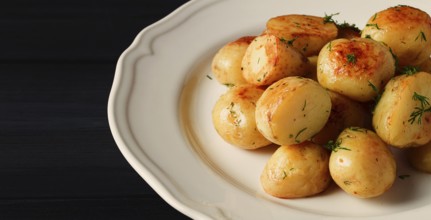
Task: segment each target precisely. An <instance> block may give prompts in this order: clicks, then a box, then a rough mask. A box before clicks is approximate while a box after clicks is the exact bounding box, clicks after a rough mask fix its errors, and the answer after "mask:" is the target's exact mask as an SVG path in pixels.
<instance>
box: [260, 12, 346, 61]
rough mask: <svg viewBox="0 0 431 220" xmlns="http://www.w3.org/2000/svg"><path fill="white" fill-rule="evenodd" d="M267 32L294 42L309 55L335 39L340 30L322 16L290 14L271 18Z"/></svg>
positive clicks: (299, 49) (294, 44)
mask: <svg viewBox="0 0 431 220" xmlns="http://www.w3.org/2000/svg"><path fill="white" fill-rule="evenodd" d="M266 33H267V34H273V35H276V36H277V37H278V38H281V39H284V40H286V41H290V42H292V43H291V44H292V46H293V47H294V48H296V49H297V50H298V51H300V52H302V53H303V54H304V55H305V56H307V57H308V56H313V55H317V54H318V53H319V51H320V49H321V48H322V47H323V45H325V44H326V43H328V42H329V41H331V40H333V39H335V38H336V36H337V33H338V30H337V26H336V25H335V24H334V23H333V22H325V21H324V18H322V17H317V16H311V15H299V14H290V15H282V16H277V17H273V18H270V19H269V20H268V21H267V23H266Z"/></svg>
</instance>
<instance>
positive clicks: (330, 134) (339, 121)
mask: <svg viewBox="0 0 431 220" xmlns="http://www.w3.org/2000/svg"><path fill="white" fill-rule="evenodd" d="M328 93H329V96H330V97H331V103H332V108H331V114H330V115H329V119H328V122H326V124H325V127H323V128H322V130H320V131H319V133H317V134H316V135H314V136H313V137H312V138H311V140H312V141H313V142H314V143H317V144H321V145H322V144H326V143H328V141H330V140H335V139H337V137H338V135H339V134H340V133H341V132H342V131H343V130H344V129H345V128H348V127H352V126H355V127H363V128H371V112H370V111H369V110H368V109H367V108H366V107H365V106H364V105H363V104H362V103H358V102H355V101H353V100H351V99H349V98H347V97H345V96H343V95H340V94H338V93H336V92H332V91H328Z"/></svg>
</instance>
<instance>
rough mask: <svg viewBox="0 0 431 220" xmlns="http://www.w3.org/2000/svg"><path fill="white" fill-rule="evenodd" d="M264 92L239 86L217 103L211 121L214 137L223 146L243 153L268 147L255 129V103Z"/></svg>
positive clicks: (264, 139)
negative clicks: (216, 134) (223, 141)
mask: <svg viewBox="0 0 431 220" xmlns="http://www.w3.org/2000/svg"><path fill="white" fill-rule="evenodd" d="M263 92H264V90H263V89H261V88H258V87H256V86H253V85H239V86H234V87H232V88H230V89H229V90H227V91H226V92H225V93H224V94H223V95H222V96H220V98H219V99H218V100H217V102H216V104H215V106H214V108H213V111H212V120H213V124H214V128H215V129H216V131H217V133H218V134H219V135H220V136H221V137H222V138H223V139H224V140H225V141H226V142H228V143H230V144H232V145H234V146H237V147H239V148H242V149H256V148H260V147H263V146H266V145H269V144H271V142H270V141H269V140H267V139H266V138H264V137H263V136H262V134H260V133H259V131H258V130H257V128H256V120H255V109H256V102H257V100H258V99H259V97H260V96H261V95H262V93H263Z"/></svg>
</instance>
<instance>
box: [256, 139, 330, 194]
mask: <svg viewBox="0 0 431 220" xmlns="http://www.w3.org/2000/svg"><path fill="white" fill-rule="evenodd" d="M328 161H329V152H328V151H327V150H326V149H324V148H323V147H321V146H319V145H317V144H314V143H312V142H309V141H306V142H303V143H301V144H294V145H283V146H280V147H279V148H278V149H277V150H276V151H275V152H274V154H273V155H272V156H271V158H270V159H269V160H268V162H267V163H266V165H265V168H264V170H263V171H262V174H261V176H260V183H261V185H262V188H263V189H264V191H265V192H266V193H268V194H270V195H272V196H275V197H279V198H299V197H307V196H312V195H315V194H318V193H320V192H322V191H324V190H325V189H326V188H327V187H328V186H329V183H330V182H331V176H330V175H329V168H328V163H329V162H328Z"/></svg>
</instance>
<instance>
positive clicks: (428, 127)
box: [373, 72, 431, 148]
mask: <svg viewBox="0 0 431 220" xmlns="http://www.w3.org/2000/svg"><path fill="white" fill-rule="evenodd" d="M430 85H431V74H429V73H426V72H419V73H415V74H412V75H408V74H405V75H401V76H397V77H394V78H393V79H392V80H390V81H389V82H388V84H387V85H386V87H385V90H384V92H383V94H382V96H381V98H380V101H379V102H378V103H377V105H376V107H375V109H374V114H373V127H374V130H375V131H376V133H377V134H378V135H379V136H380V137H381V138H382V139H383V140H384V141H385V142H386V143H388V144H390V145H392V146H394V147H398V148H405V147H413V146H420V145H424V144H426V143H428V142H429V141H431V105H430V98H431V87H430Z"/></svg>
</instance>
